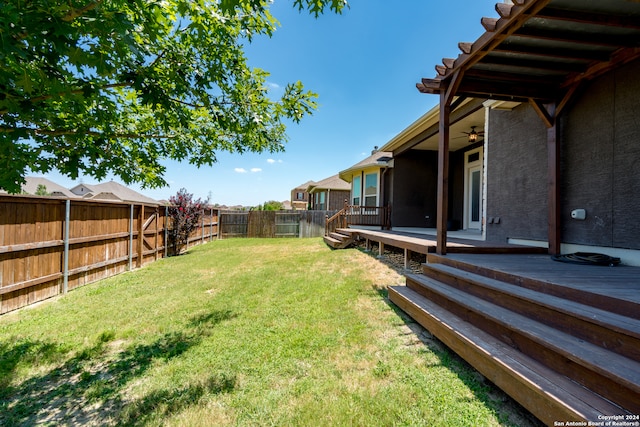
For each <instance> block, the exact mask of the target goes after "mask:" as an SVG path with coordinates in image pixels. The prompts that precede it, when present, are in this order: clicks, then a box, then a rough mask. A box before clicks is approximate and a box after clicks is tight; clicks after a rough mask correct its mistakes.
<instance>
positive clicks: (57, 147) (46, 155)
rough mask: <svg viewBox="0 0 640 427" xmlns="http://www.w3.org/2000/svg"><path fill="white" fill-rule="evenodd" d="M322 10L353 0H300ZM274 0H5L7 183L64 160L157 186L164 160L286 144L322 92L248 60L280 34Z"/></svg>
mask: <svg viewBox="0 0 640 427" xmlns="http://www.w3.org/2000/svg"><path fill="white" fill-rule="evenodd" d="M293 4H294V7H297V8H299V9H306V10H308V11H309V12H310V13H312V14H315V15H316V16H317V15H318V14H320V13H322V12H323V11H324V10H325V9H331V10H333V11H336V12H340V11H342V9H343V8H344V7H345V5H346V2H345V1H344V0H319V1H316V0H294V1H293ZM268 5H269V1H267V0H165V1H162V2H160V1H156V0H29V1H14V0H0V10H2V13H0V47H1V49H0V63H1V64H2V67H0V188H4V189H6V190H8V191H10V192H18V191H19V190H20V184H21V183H23V182H24V176H25V174H26V173H28V171H34V172H48V171H50V170H52V169H57V170H58V171H60V172H61V173H63V174H65V175H67V176H69V177H71V178H77V177H78V175H79V174H80V173H82V174H85V175H89V176H93V177H95V178H97V179H103V178H104V177H105V176H106V175H107V174H108V173H113V174H115V175H117V176H119V177H120V178H121V179H122V180H123V181H124V182H125V183H127V184H129V183H132V182H139V183H141V184H142V185H143V186H145V187H157V186H163V185H165V184H166V182H165V180H164V178H163V173H164V167H163V166H162V164H161V160H162V159H174V160H184V161H188V162H190V163H192V164H195V165H197V166H202V165H212V164H213V163H214V162H215V161H216V154H215V153H216V152H217V151H220V150H224V151H229V152H239V153H242V152H245V151H254V152H264V151H271V152H274V151H281V150H283V148H284V145H283V144H284V142H285V141H286V133H285V123H286V122H288V121H293V122H298V121H300V120H301V119H302V118H303V117H304V116H305V115H307V114H310V113H311V112H312V111H313V110H314V109H315V108H316V103H315V98H316V94H314V93H312V92H310V91H305V89H304V87H303V85H302V83H300V82H299V81H298V82H295V83H291V84H288V85H287V86H286V89H285V91H284V94H283V95H282V97H281V98H280V99H276V100H272V99H271V98H270V97H269V94H268V92H267V88H266V84H265V81H266V77H267V76H268V73H267V72H266V71H264V70H261V69H258V68H251V67H249V66H248V64H247V61H246V57H245V55H244V51H243V43H246V42H251V40H252V39H253V38H254V37H256V36H258V35H267V36H270V35H271V34H272V33H273V31H274V30H275V28H276V26H277V21H276V20H275V18H274V17H273V16H272V15H271V14H270V12H269V8H268Z"/></svg>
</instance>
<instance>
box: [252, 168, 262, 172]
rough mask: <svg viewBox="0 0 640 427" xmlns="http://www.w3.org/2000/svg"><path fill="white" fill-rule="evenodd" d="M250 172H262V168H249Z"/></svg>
mask: <svg viewBox="0 0 640 427" xmlns="http://www.w3.org/2000/svg"><path fill="white" fill-rule="evenodd" d="M251 172H254V173H255V172H262V169H260V168H251Z"/></svg>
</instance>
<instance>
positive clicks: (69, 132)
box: [0, 126, 176, 139]
mask: <svg viewBox="0 0 640 427" xmlns="http://www.w3.org/2000/svg"><path fill="white" fill-rule="evenodd" d="M17 131H26V132H28V133H31V134H35V135H46V136H66V135H89V136H95V137H102V138H126V139H173V138H175V137H176V136H175V135H160V134H157V135H145V134H139V133H113V134H106V133H102V132H96V131H80V132H79V131H77V130H71V129H59V130H49V129H34V128H29V127H4V126H0V133H13V132H17Z"/></svg>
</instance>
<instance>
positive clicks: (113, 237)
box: [0, 195, 218, 314]
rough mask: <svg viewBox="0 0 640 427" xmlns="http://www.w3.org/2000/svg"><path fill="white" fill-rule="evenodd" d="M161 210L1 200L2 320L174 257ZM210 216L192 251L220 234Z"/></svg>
mask: <svg viewBox="0 0 640 427" xmlns="http://www.w3.org/2000/svg"><path fill="white" fill-rule="evenodd" d="M167 225H168V221H167V208H166V206H160V205H144V204H135V203H133V204H132V203H118V202H105V201H93V200H82V199H79V200H78V199H59V198H42V197H30V196H8V195H0V314H3V313H6V312H8V311H12V310H16V309H18V308H21V307H24V306H27V305H29V304H33V303H36V302H38V301H42V300H44V299H47V298H50V297H53V296H55V295H58V294H61V293H66V292H68V291H69V290H72V289H75V288H77V287H79V286H82V285H85V284H87V283H91V282H94V281H97V280H100V279H104V278H106V277H109V276H112V275H115V274H118V273H122V272H124V271H128V270H132V269H133V268H137V267H141V266H143V265H145V264H147V263H150V262H153V261H156V260H158V259H159V258H162V257H165V256H167V246H168V245H167ZM217 227H218V217H217V211H216V210H214V209H207V210H206V211H205V214H204V216H203V219H202V221H201V223H200V224H199V226H198V228H197V229H196V230H195V231H194V232H193V233H192V234H191V236H190V239H189V242H190V244H197V243H201V242H204V241H205V239H206V240H211V239H212V238H213V237H214V236H217V232H218V229H217Z"/></svg>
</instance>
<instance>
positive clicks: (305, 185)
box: [293, 180, 315, 191]
mask: <svg viewBox="0 0 640 427" xmlns="http://www.w3.org/2000/svg"><path fill="white" fill-rule="evenodd" d="M312 184H315V182H314V181H311V180H309V181H307V182H305V183H304V184H300V185H298V186H297V187H296V188H294V189H293V191H296V190H302V191H307V188H309V186H310V185H312Z"/></svg>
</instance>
